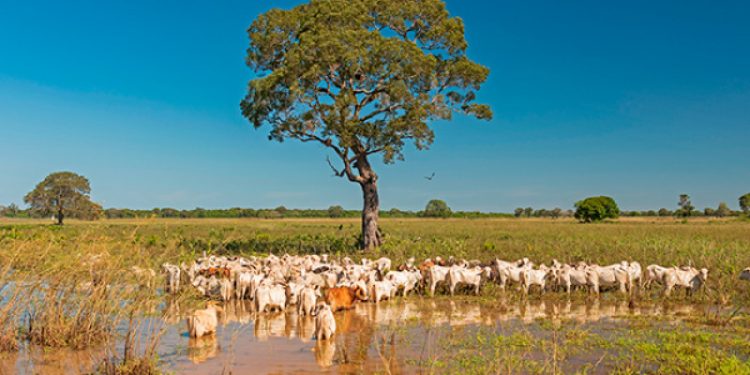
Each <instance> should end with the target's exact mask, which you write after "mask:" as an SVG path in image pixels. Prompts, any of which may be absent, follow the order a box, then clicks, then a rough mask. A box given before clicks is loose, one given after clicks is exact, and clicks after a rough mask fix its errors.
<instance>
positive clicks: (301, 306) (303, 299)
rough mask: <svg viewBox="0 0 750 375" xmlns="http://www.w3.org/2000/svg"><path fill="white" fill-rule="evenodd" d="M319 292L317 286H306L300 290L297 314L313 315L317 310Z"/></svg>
mask: <svg viewBox="0 0 750 375" xmlns="http://www.w3.org/2000/svg"><path fill="white" fill-rule="evenodd" d="M317 291H318V287H317V286H315V287H309V286H306V287H304V288H302V290H300V292H299V297H298V299H297V314H299V315H300V316H305V315H312V313H313V310H314V309H315V302H316V301H317V299H318V297H317V295H316V292H317Z"/></svg>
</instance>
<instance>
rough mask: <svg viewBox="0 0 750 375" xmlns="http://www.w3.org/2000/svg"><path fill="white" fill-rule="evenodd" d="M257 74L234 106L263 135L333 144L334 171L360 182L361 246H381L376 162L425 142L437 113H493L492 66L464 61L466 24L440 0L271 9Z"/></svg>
mask: <svg viewBox="0 0 750 375" xmlns="http://www.w3.org/2000/svg"><path fill="white" fill-rule="evenodd" d="M248 36H249V39H250V46H249V48H248V49H247V57H246V59H245V61H246V63H247V65H248V66H249V67H250V68H251V69H252V70H253V71H254V72H255V74H254V75H253V76H254V78H253V80H252V81H250V83H249V85H248V90H247V95H246V96H245V98H244V99H243V100H242V102H241V103H240V108H241V110H242V115H243V116H244V117H246V118H247V119H248V120H249V121H250V122H251V123H252V125H253V127H255V128H260V127H263V126H269V127H270V128H271V129H270V133H269V139H271V140H276V141H284V140H287V139H297V140H299V141H301V142H316V143H319V144H320V145H322V146H324V147H325V148H327V149H329V150H331V151H332V152H333V154H334V155H335V158H336V159H337V161H338V163H339V165H340V166H335V165H334V163H333V162H331V161H330V160H329V165H330V166H331V169H333V170H334V174H335V175H336V176H339V177H344V178H346V179H347V180H349V181H351V182H353V183H356V184H358V185H359V186H360V188H361V190H362V196H363V203H364V204H363V209H362V236H361V244H360V245H361V247H362V248H363V249H367V248H371V247H377V246H380V245H381V244H382V241H383V239H382V236H381V233H380V231H379V228H378V215H379V207H380V200H379V196H378V185H377V183H378V175H377V173H375V170H374V168H373V163H372V159H373V158H375V157H376V156H378V155H379V156H382V161H383V162H384V163H385V164H390V163H393V162H395V161H397V160H402V159H403V148H404V146H405V145H406V144H407V143H410V142H411V143H413V144H414V146H415V147H416V149H418V150H422V149H426V148H427V147H429V145H430V144H431V143H432V141H433V139H434V132H433V130H432V129H431V128H430V126H429V124H430V122H431V121H433V120H450V119H451V118H452V116H453V114H454V113H462V114H465V115H468V116H473V117H476V118H479V119H487V120H489V119H491V118H492V112H491V110H490V108H489V106H487V105H482V104H477V103H475V100H476V98H477V95H476V93H477V91H478V90H479V89H480V87H481V86H482V84H483V83H484V82H485V81H486V80H487V76H488V75H489V69H487V68H486V67H484V66H482V65H480V64H478V63H476V62H474V61H472V60H470V59H469V58H468V56H467V53H466V49H467V47H468V44H467V42H466V39H465V36H464V25H463V21H462V20H461V19H460V18H458V17H452V16H451V15H450V13H449V12H448V10H447V9H446V6H445V3H444V2H443V1H442V0H379V1H363V0H330V1H309V2H305V3H302V4H300V5H298V6H296V7H294V8H291V9H288V10H281V9H272V10H269V11H268V12H266V13H264V14H261V15H260V16H258V18H256V19H255V20H254V21H253V23H252V24H251V25H250V27H249V28H248Z"/></svg>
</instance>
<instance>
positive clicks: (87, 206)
mask: <svg viewBox="0 0 750 375" xmlns="http://www.w3.org/2000/svg"><path fill="white" fill-rule="evenodd" d="M90 194H91V186H90V185H89V180H88V179H86V177H83V176H80V175H77V174H75V173H73V172H56V173H52V174H50V175H49V176H47V178H45V179H44V181H42V182H40V183H39V184H37V185H36V187H35V188H34V190H32V191H31V192H30V193H28V194H26V196H25V197H24V202H26V204H28V205H29V206H30V210H31V212H32V213H33V214H34V215H37V216H50V215H54V216H55V218H56V219H57V223H58V224H59V225H62V224H63V220H64V218H66V217H74V218H79V219H84V220H94V219H97V218H99V216H100V215H101V212H102V208H101V206H100V205H98V204H97V203H94V202H92V201H91V197H90V196H89V195H90Z"/></svg>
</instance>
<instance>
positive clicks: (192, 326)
mask: <svg viewBox="0 0 750 375" xmlns="http://www.w3.org/2000/svg"><path fill="white" fill-rule="evenodd" d="M222 311H223V310H222V309H221V307H218V306H214V305H210V306H208V307H207V308H205V309H203V310H196V311H194V312H193V314H192V315H190V316H188V317H187V326H188V334H189V335H190V337H194V338H198V337H201V336H204V335H210V334H213V333H215V332H216V326H217V325H218V323H219V317H218V314H219V313H220V312H222Z"/></svg>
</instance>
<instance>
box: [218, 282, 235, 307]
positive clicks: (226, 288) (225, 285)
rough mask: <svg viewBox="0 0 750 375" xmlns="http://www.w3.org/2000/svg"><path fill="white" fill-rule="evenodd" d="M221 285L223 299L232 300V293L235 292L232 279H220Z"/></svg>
mask: <svg viewBox="0 0 750 375" xmlns="http://www.w3.org/2000/svg"><path fill="white" fill-rule="evenodd" d="M219 285H220V288H219V290H220V294H221V295H220V297H221V300H222V301H224V302H226V301H229V300H231V299H232V294H234V284H232V280H229V279H227V278H222V279H220V280H219Z"/></svg>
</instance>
